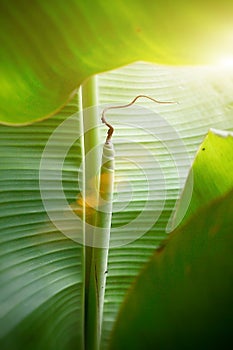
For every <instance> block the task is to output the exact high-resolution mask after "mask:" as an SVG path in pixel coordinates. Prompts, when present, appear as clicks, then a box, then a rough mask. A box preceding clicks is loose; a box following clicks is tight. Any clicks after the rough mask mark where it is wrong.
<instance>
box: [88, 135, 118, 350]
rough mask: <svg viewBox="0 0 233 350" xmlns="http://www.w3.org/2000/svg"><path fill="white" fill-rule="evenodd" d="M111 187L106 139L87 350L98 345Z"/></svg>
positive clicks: (111, 155)
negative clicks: (90, 336) (89, 337)
mask: <svg viewBox="0 0 233 350" xmlns="http://www.w3.org/2000/svg"><path fill="white" fill-rule="evenodd" d="M113 184H114V149H113V145H112V143H111V141H109V140H108V141H106V143H105V144H104V146H103V154H102V166H101V171H100V186H99V200H98V210H97V212H96V223H95V227H96V229H95V231H94V247H93V250H92V263H91V276H90V289H89V312H88V322H87V323H88V326H89V327H91V329H90V328H89V332H90V334H91V335H92V339H89V348H90V349H91V350H92V349H95V350H97V349H98V348H99V344H100V336H101V325H102V315H103V305H104V292H105V284H106V276H107V261H108V249H109V241H110V229H111V217H112V198H113Z"/></svg>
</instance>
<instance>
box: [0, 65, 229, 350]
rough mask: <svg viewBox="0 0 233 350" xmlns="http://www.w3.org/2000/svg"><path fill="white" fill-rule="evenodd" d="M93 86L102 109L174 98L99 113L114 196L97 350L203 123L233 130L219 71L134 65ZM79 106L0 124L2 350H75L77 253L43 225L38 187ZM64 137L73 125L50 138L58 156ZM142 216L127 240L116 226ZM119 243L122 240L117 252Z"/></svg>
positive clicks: (76, 154)
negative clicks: (46, 156) (108, 125)
mask: <svg viewBox="0 0 233 350" xmlns="http://www.w3.org/2000/svg"><path fill="white" fill-rule="evenodd" d="M220 78H221V79H220ZM98 85H99V96H98V97H99V104H100V106H102V107H103V106H106V103H107V104H108V105H115V104H116V105H117V104H119V103H120V104H124V103H126V102H129V101H130V100H131V99H132V98H134V97H135V95H138V94H140V93H142V92H143V93H146V94H147V95H149V96H153V97H155V98H157V99H160V100H165V101H166V100H167V101H168V100H172V101H176V102H179V103H178V104H173V105H159V104H158V105H157V104H155V103H153V102H151V101H147V100H142V101H140V103H139V101H138V104H137V106H132V108H131V109H124V110H123V109H122V110H115V111H112V112H111V113H110V111H109V114H108V116H107V117H108V119H109V120H111V122H112V124H113V125H114V126H115V134H114V136H113V143H114V147H115V152H116V159H115V163H116V164H115V167H116V172H115V179H116V180H115V185H116V188H115V192H116V193H115V200H114V206H115V208H114V212H113V220H112V232H111V249H110V251H109V265H108V272H107V286H106V295H105V305H104V316H103V329H102V348H103V349H105V348H106V347H107V346H108V344H109V337H110V332H111V330H112V327H113V323H114V321H115V319H116V314H117V312H118V310H119V307H120V304H121V302H122V301H123V298H124V296H125V293H126V291H127V289H128V288H129V286H130V284H131V282H132V281H133V279H134V278H135V276H136V275H137V274H138V272H139V271H140V269H141V268H142V266H143V264H144V263H145V262H146V261H147V260H148V259H149V257H150V256H151V254H152V253H153V251H154V249H155V247H157V246H159V245H160V243H161V241H162V240H163V239H164V237H166V227H167V224H168V221H169V218H170V216H171V215H172V213H173V211H174V208H175V204H176V200H177V198H178V197H179V196H180V192H181V190H182V188H183V187H184V183H185V180H186V178H187V175H188V172H189V168H190V165H191V162H192V160H193V158H194V156H195V153H196V151H197V149H198V147H199V145H200V143H201V142H202V140H203V138H204V136H205V135H206V134H207V132H208V130H209V128H210V127H214V128H218V129H226V130H230V129H232V128H233V118H232V96H231V95H232V85H233V77H232V76H231V75H230V74H229V73H228V72H226V71H218V70H214V69H210V68H199V67H197V68H169V67H162V66H155V65H149V64H145V63H137V64H134V65H130V66H128V67H124V68H121V69H118V70H116V71H112V72H109V73H105V74H102V75H100V76H99V77H98ZM102 107H101V110H102ZM78 108H79V107H78V98H77V96H76V97H75V98H74V100H73V101H72V103H70V104H69V105H67V107H66V108H65V109H63V111H62V112H60V113H59V114H57V115H56V116H54V117H53V118H50V119H48V120H45V121H42V122H39V123H36V124H33V125H29V126H24V127H17V128H12V127H9V126H1V128H0V134H1V138H0V146H1V149H0V152H1V163H0V168H1V173H0V175H1V182H0V183H1V221H0V229H1V248H0V249H1V250H0V254H1V259H0V266H1V269H0V283H1V296H0V298H1V316H2V317H1V327H0V329H1V348H2V349H4V350H5V349H8V348H11V349H17V350H18V349H25V348H27V349H32V348H37V349H41V348H45V349H49V350H52V349H62V350H64V349H73V348H80V349H81V348H82V345H83V313H84V301H83V298H84V295H83V290H84V286H83V281H84V272H83V268H84V266H83V248H82V246H81V245H80V244H78V243H77V242H73V241H72V240H70V239H69V238H67V237H66V236H65V235H63V234H62V233H61V232H59V230H58V229H57V228H56V227H55V226H54V225H53V223H52V222H50V220H49V217H48V214H47V213H46V211H45V209H44V207H43V203H42V199H41V196H40V187H39V167H40V160H41V156H42V153H43V150H44V146H45V144H46V142H47V140H48V139H49V137H50V135H51V134H52V133H53V132H54V130H55V129H56V127H57V126H58V125H60V124H61V122H62V121H64V120H67V119H69V118H68V117H69V116H71V115H72V114H73V113H75V112H76V111H77V110H78ZM76 116H77V119H76V120H77V130H79V128H81V125H80V123H81V120H79V118H78V117H79V114H76ZM105 133H106V130H105V127H104V126H103V127H101V130H100V134H101V135H103V138H102V136H101V139H102V140H103V142H104V139H105V135H104V134H105ZM72 135H73V129H71V130H70V131H69V133H65V134H64V135H63V137H61V138H60V139H59V140H58V144H57V147H58V150H59V147H67V145H68V146H69V145H70V139H71V138H72ZM80 142H81V141H80V140H77V141H76V143H75V144H74V145H73V146H72V145H70V147H71V146H72V147H71V148H70V151H69V153H68V154H67V157H66V159H65V162H64V165H63V187H64V192H65V196H66V199H67V202H68V203H70V204H72V203H73V202H75V200H76V197H77V194H78V193H79V191H80V188H79V183H78V181H77V179H78V178H79V173H80V164H81V162H82V158H83V156H82V150H81V144H80ZM138 152H139V153H138ZM148 154H149V158H148V162H147V163H146V164H144V165H145V170H146V171H147V173H146V175H147V176H142V175H145V174H142V173H141V172H140V165H141V164H142V163H140V162H141V161H143V160H145V156H146V157H147V156H148ZM59 157H60V153H59V151H58V152H56V151H54V156H53V157H52V158H51V174H53V170H54V168H53V165H54V164H56V162H60V161H61V159H60V158H59ZM135 164H136V165H137V164H138V165H139V167H137V166H135ZM158 164H159V166H158ZM55 169H56V168H55ZM155 175H156V176H157V175H158V176H157V177H156V176H155ZM150 176H151V177H150ZM151 178H152V179H155V180H156V181H155V182H153V183H152V185H153V187H152V193H153V195H154V197H148V179H151ZM130 182H131V183H130ZM48 185H49V189H50V193H51V199H52V200H54V198H55V199H56V200H57V201H59V199H60V198H59V195H57V198H56V193H58V192H57V187H56V184H55V183H54V182H53V181H50V182H49V183H48ZM130 189H131V190H132V191H130ZM131 192H132V198H131V201H129V198H130V196H131V194H130V193H131ZM156 196H157V198H158V200H157V201H155V200H154V199H155V198H156ZM145 199H148V202H149V204H152V205H154V202H156V204H157V206H156V207H155V209H156V210H153V212H151V211H150V207H146V210H145V204H146V203H145V202H146V201H145ZM141 211H145V214H148V216H146V219H147V218H150V216H151V215H157V217H154V218H153V224H152V226H151V227H149V228H148V227H147V229H146V231H145V227H144V226H145V222H146V221H147V220H146V219H145V217H140V220H139V221H137V223H138V226H139V227H143V230H141V233H140V235H141V236H140V235H139V236H137V237H136V238H137V239H136V240H135V236H134V234H133V235H132V233H134V232H133V230H132V229H129V230H127V227H126V229H125V228H124V225H125V224H127V223H130V222H133V220H134V219H135V217H136V218H137V219H139V213H140V212H141ZM156 218H157V221H156ZM155 221H156V222H155ZM122 233H123V234H124V235H123V237H122ZM130 240H131V242H130ZM119 242H123V244H125V243H128V244H127V245H124V246H119Z"/></svg>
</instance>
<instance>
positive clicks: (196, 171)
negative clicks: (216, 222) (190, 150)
mask: <svg viewBox="0 0 233 350" xmlns="http://www.w3.org/2000/svg"><path fill="white" fill-rule="evenodd" d="M232 150H233V133H229V132H223V131H220V130H214V129H211V130H210V131H209V132H208V135H207V136H206V138H205V140H204V141H203V142H202V144H201V145H200V147H199V150H198V153H197V155H196V157H195V160H194V163H193V166H192V169H191V171H190V173H189V175H188V178H187V181H186V185H185V188H184V191H183V193H182V195H181V198H180V199H179V201H178V207H177V209H176V211H175V216H174V218H173V228H174V227H176V226H177V225H178V224H180V223H182V224H183V223H184V222H185V221H186V220H187V219H188V218H189V217H190V216H192V215H193V214H194V213H195V212H196V210H197V209H199V208H200V207H202V206H204V205H205V204H207V203H208V202H210V201H211V200H213V199H214V198H216V197H218V196H221V195H223V194H224V193H225V192H227V191H229V190H230V189H231V188H233V174H232V169H233V151H232ZM187 202H189V206H188V209H187Z"/></svg>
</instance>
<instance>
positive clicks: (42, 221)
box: [0, 100, 84, 349]
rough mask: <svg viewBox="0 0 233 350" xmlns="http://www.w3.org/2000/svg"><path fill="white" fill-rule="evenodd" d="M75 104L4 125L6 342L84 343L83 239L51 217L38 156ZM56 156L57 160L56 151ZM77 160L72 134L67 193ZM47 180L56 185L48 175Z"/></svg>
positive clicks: (19, 345)
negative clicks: (28, 122)
mask: <svg viewBox="0 0 233 350" xmlns="http://www.w3.org/2000/svg"><path fill="white" fill-rule="evenodd" d="M77 108H78V107H77V101H75V100H74V101H73V102H72V103H71V104H70V105H69V106H67V108H65V109H64V110H63V112H62V113H61V114H60V115H58V116H57V117H55V118H53V120H48V121H44V122H42V123H38V124H34V125H32V126H27V127H21V128H12V127H6V126H2V127H1V131H0V132H1V164H0V168H1V177H0V184H1V218H0V227H1V250H0V262H1V269H0V281H1V297H0V303H1V327H0V328H1V332H0V333H1V341H0V343H1V348H3V349H8V348H11V349H25V348H26V349H31V348H32V347H33V348H35V349H41V348H49V349H75V348H76V347H77V346H79V348H82V343H83V312H84V310H83V253H82V247H81V246H80V245H78V244H77V243H75V242H73V241H71V240H70V239H68V238H67V237H66V236H65V235H63V234H62V233H61V232H59V231H58V230H57V228H56V227H55V226H54V225H53V224H52V223H51V222H50V220H49V218H48V216H47V213H46V211H45V208H44V207H43V203H42V200H41V196H40V187H39V166H40V160H41V155H42V152H43V148H44V146H45V144H46V142H47V140H48V137H49V136H50V134H51V133H52V132H53V130H54V129H55V128H56V127H57V126H58V125H59V124H60V123H61V122H62V121H63V120H64V118H66V117H67V116H69V115H70V114H72V113H74V112H76V111H77ZM77 129H78V123H77ZM66 136H67V134H66ZM62 142H63V144H65V143H66V142H69V139H68V140H67V137H66V138H64V139H63V141H62ZM54 158H55V159H56V161H59V153H56V154H54ZM81 160H82V152H81V150H80V144H79V142H78V141H77V143H76V145H74V146H73V147H72V148H71V150H70V152H69V154H68V155H67V159H66V161H65V163H64V167H63V188H64V191H65V193H66V197H67V200H69V201H72V200H75V197H76V194H77V190H78V187H77V181H76V178H77V172H78V167H79V164H80V162H81ZM48 188H49V190H50V191H52V192H53V193H56V190H57V189H56V187H55V186H54V185H53V182H50V184H49V183H48ZM58 199H59V198H58Z"/></svg>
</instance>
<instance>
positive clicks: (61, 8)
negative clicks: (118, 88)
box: [0, 0, 233, 124]
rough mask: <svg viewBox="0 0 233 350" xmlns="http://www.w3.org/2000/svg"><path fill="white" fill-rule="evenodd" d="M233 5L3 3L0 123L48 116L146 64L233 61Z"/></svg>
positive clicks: (75, 1) (129, 0)
mask: <svg viewBox="0 0 233 350" xmlns="http://www.w3.org/2000/svg"><path fill="white" fill-rule="evenodd" d="M232 6H233V5H232V1H231V0H224V3H223V4H221V11H219V2H218V1H217V0H215V1H205V2H203V1H194V0H193V1H189V3H187V2H186V1H184V0H179V1H176V2H175V3H174V2H171V1H170V2H166V4H165V3H164V1H162V0H157V1H155V2H151V1H146V3H145V1H142V0H138V1H137V2H135V1H133V0H127V1H117V2H115V3H107V2H103V1H100V0H95V1H78V0H73V1H69V2H64V1H55V0H52V1H49V2H45V1H33V2H28V1H25V0H21V1H18V0H11V1H2V2H1V10H0V13H1V32H0V33H1V34H0V41H1V90H0V92H1V95H0V101H1V111H0V120H1V121H2V122H4V123H13V124H19V123H28V122H32V121H34V120H38V119H41V118H45V117H48V116H50V115H52V114H54V113H55V112H56V111H57V109H58V108H61V106H62V105H64V104H65V103H67V100H68V99H70V97H71V95H72V94H73V93H74V91H75V89H77V87H78V86H79V85H80V84H81V83H82V82H83V81H84V80H85V79H86V78H87V77H89V76H91V75H93V74H96V73H99V72H102V71H106V70H109V69H113V68H116V67H119V66H122V65H124V64H128V63H130V62H133V61H137V60H139V59H140V60H147V61H151V62H156V63H161V64H195V63H196V64H197V63H199V64H200V63H210V62H214V61H215V60H217V59H218V58H219V55H220V54H219V53H221V55H223V56H224V55H226V54H227V55H229V54H230V52H231V53H232V49H231V48H232V15H231V14H232V12H233V11H232V10H233V8H232ZM122 53H123V54H122ZM32 106H33V111H32Z"/></svg>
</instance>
